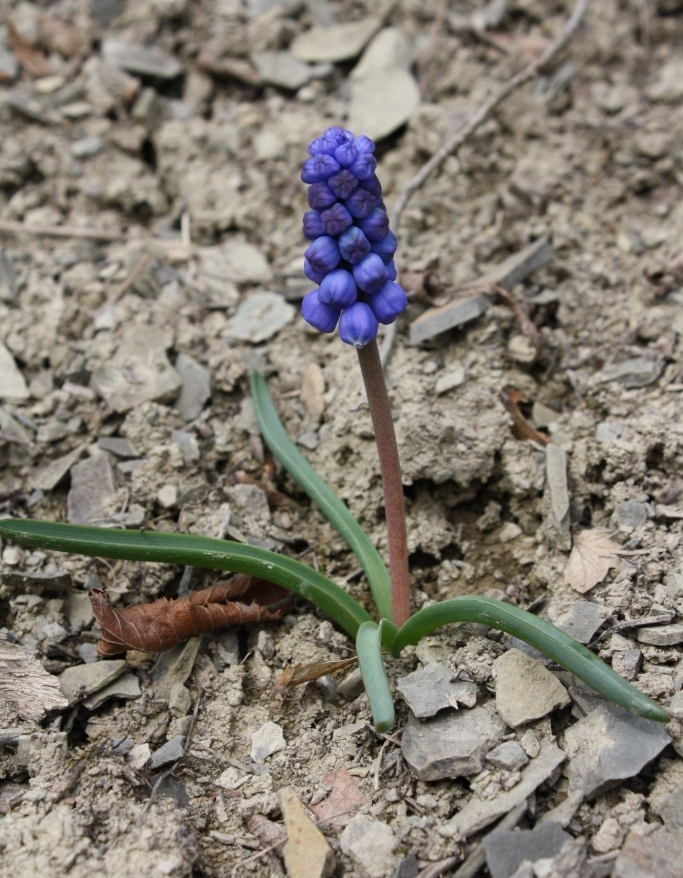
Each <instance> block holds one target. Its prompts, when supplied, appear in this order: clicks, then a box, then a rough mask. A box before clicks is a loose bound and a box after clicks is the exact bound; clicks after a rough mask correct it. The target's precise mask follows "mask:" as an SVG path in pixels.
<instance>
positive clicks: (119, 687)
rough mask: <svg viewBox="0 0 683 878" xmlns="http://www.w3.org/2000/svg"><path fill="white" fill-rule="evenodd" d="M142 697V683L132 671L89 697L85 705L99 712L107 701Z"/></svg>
mask: <svg viewBox="0 0 683 878" xmlns="http://www.w3.org/2000/svg"><path fill="white" fill-rule="evenodd" d="M141 695H142V692H141V690H140V681H139V680H138V678H137V677H136V676H135V674H133V673H132V671H128V672H127V673H125V674H121V676H120V677H118V678H117V679H116V680H113V681H112V682H111V683H109V684H108V685H107V686H104V687H103V688H102V689H100V690H98V691H97V692H95V693H93V694H92V695H89V696H88V697H87V698H86V699H85V700H84V702H83V705H84V706H85V707H87V708H88V710H97V708H98V707H101V706H102V705H103V704H104V702H105V701H108V700H109V699H110V698H125V699H126V700H130V699H134V698H139V697H140V696H141Z"/></svg>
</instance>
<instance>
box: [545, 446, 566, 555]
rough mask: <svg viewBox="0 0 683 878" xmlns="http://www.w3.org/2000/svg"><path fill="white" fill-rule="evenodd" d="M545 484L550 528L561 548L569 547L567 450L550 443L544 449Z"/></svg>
mask: <svg viewBox="0 0 683 878" xmlns="http://www.w3.org/2000/svg"><path fill="white" fill-rule="evenodd" d="M545 485H546V494H547V497H548V501H549V503H548V505H549V512H550V514H549V518H550V522H549V524H550V525H551V527H552V529H553V530H554V532H555V534H556V538H557V544H558V546H559V547H560V548H561V549H567V550H568V549H569V548H570V547H571V538H570V536H569V487H568V484H567V452H566V451H565V450H564V449H563V448H560V447H559V445H555V444H554V443H552V442H551V443H550V444H549V445H547V446H546V449H545Z"/></svg>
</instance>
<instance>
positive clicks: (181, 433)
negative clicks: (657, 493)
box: [171, 430, 199, 463]
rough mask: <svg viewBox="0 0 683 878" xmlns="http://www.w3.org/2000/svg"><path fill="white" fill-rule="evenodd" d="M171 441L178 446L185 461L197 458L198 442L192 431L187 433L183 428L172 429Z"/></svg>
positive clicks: (188, 461) (189, 461)
mask: <svg viewBox="0 0 683 878" xmlns="http://www.w3.org/2000/svg"><path fill="white" fill-rule="evenodd" d="M171 442H173V443H174V444H175V445H177V446H178V448H180V450H181V451H182V453H183V459H184V460H185V463H191V462H192V461H194V460H199V443H198V442H197V440H196V438H195V437H194V436H193V435H192V433H187V432H186V431H185V430H173V432H172V433H171Z"/></svg>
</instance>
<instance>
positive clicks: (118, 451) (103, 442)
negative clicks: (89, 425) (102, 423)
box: [97, 436, 138, 460]
mask: <svg viewBox="0 0 683 878" xmlns="http://www.w3.org/2000/svg"><path fill="white" fill-rule="evenodd" d="M97 447H98V448H100V449H102V451H108V452H109V453H110V454H114V455H116V457H121V458H123V459H124V460H127V459H129V458H134V457H138V453H137V451H136V450H135V449H134V448H133V446H132V445H131V444H130V442H129V441H128V440H127V439H124V438H122V437H120V436H100V438H99V439H98V440H97Z"/></svg>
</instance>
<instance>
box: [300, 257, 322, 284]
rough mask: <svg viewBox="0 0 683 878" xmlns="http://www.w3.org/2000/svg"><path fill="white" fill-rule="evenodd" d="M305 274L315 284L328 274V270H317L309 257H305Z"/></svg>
mask: <svg viewBox="0 0 683 878" xmlns="http://www.w3.org/2000/svg"><path fill="white" fill-rule="evenodd" d="M304 274H305V275H306V277H307V278H308V279H309V280H312V281H313V283H314V284H319V283H320V282H321V281H322V279H323V278H324V277H325V275H326V274H327V272H326V271H316V270H315V269H314V268H313V266H312V265H311V263H310V262H309V261H308V259H305V258H304Z"/></svg>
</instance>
